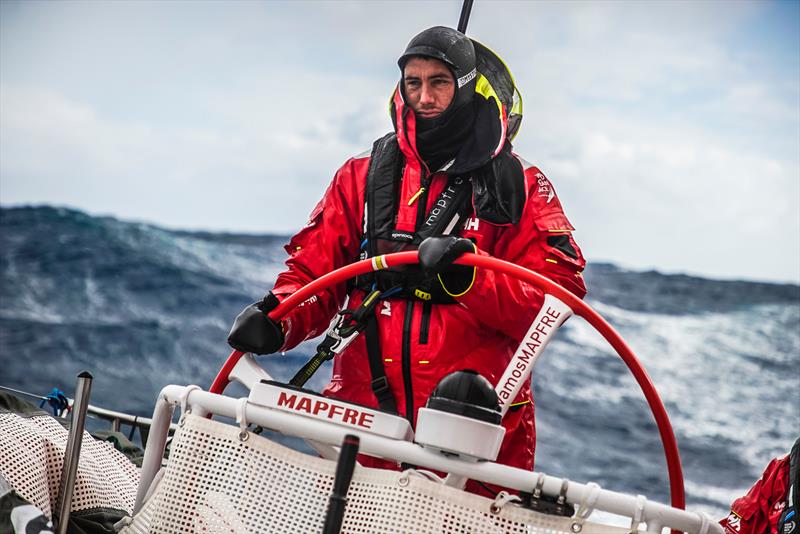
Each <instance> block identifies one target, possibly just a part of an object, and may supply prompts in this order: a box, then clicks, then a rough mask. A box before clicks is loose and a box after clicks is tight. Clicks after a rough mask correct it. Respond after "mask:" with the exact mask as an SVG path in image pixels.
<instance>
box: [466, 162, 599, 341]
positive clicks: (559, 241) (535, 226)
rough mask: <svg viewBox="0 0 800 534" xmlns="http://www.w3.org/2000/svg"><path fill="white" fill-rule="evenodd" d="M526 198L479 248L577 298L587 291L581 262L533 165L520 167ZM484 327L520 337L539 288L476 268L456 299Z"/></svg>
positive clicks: (533, 309) (548, 187)
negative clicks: (487, 246) (489, 245)
mask: <svg viewBox="0 0 800 534" xmlns="http://www.w3.org/2000/svg"><path fill="white" fill-rule="evenodd" d="M525 181H526V186H527V193H528V199H527V201H526V204H525V209H524V210H523V213H522V217H521V219H520V221H519V223H517V224H515V225H513V226H509V227H506V228H504V229H503V231H502V232H500V233H499V237H498V238H497V240H496V241H495V243H494V247H493V250H487V251H481V250H479V251H478V252H479V253H480V254H487V255H488V254H490V255H492V256H494V257H496V258H500V259H503V260H506V261H510V262H512V263H516V264H517V265H520V266H522V267H527V268H528V269H530V270H532V271H535V272H537V273H539V274H542V275H544V276H546V277H548V278H550V279H551V280H553V281H554V282H556V283H558V284H560V285H561V286H562V287H564V288H565V289H567V290H569V291H571V292H572V293H574V294H575V295H576V296H578V297H579V298H583V297H584V296H585V295H586V285H585V284H584V281H583V277H582V275H581V272H582V271H583V268H584V267H585V266H586V261H585V260H584V258H583V254H582V253H581V250H580V248H579V247H578V245H577V243H575V240H574V239H573V237H572V231H573V230H574V228H573V226H572V225H571V224H570V222H569V221H568V220H567V217H566V216H565V215H564V211H563V209H562V207H561V202H560V201H559V200H558V197H557V196H556V194H555V190H554V189H553V186H552V184H550V182H549V181H548V180H547V178H546V177H545V176H544V175H543V174H542V173H541V171H539V169H537V168H536V167H529V168H528V169H526V170H525ZM458 300H459V302H461V303H462V304H463V305H464V306H466V307H467V308H468V309H469V310H470V311H471V312H472V313H474V314H475V316H476V317H477V318H478V319H479V320H480V321H481V322H482V323H484V324H486V325H487V326H489V327H491V328H494V329H495V330H499V331H501V332H503V333H504V334H506V335H507V336H509V337H511V338H512V339H515V340H522V338H523V337H524V336H525V333H526V332H527V331H528V328H529V327H530V325H531V323H532V322H533V319H534V318H535V317H536V314H537V313H538V312H539V309H540V308H541V306H542V303H543V300H544V293H543V292H542V290H540V289H538V288H536V287H533V286H531V285H530V284H528V283H525V282H520V281H518V280H516V279H513V278H511V277H509V276H507V275H504V274H498V273H495V272H493V271H489V270H486V269H478V272H477V273H476V277H475V283H474V284H473V286H472V288H471V289H470V290H469V291H468V292H467V293H466V294H464V296H462V297H459V299H458Z"/></svg>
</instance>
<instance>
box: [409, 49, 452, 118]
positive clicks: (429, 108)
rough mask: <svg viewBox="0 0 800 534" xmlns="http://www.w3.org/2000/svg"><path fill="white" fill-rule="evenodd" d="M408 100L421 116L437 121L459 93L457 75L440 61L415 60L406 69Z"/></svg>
mask: <svg viewBox="0 0 800 534" xmlns="http://www.w3.org/2000/svg"><path fill="white" fill-rule="evenodd" d="M403 89H404V91H405V94H406V100H407V102H408V104H409V105H410V106H411V109H413V110H414V113H416V114H417V116H418V117H422V118H424V119H433V118H435V117H438V116H439V115H441V113H442V112H443V111H444V110H446V109H447V108H448V106H450V102H452V101H453V96H455V94H456V85H455V80H454V79H453V73H452V72H450V69H448V68H447V65H445V64H444V63H443V62H441V61H439V60H438V59H432V58H421V57H413V58H411V59H409V60H408V62H407V63H406V65H405V68H404V69H403Z"/></svg>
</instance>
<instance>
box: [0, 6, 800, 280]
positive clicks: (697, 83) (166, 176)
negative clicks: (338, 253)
mask: <svg viewBox="0 0 800 534" xmlns="http://www.w3.org/2000/svg"><path fill="white" fill-rule="evenodd" d="M721 6H723V4H720V3H718V2H691V3H688V2H686V3H679V4H675V3H674V2H647V3H632V2H602V3H589V2H578V3H567V4H564V3H556V2H535V3H520V2H492V3H477V4H476V5H475V6H474V8H473V17H472V20H471V22H470V33H471V34H472V35H474V36H476V37H477V38H479V39H480V40H482V41H483V42H485V43H487V44H488V45H490V46H491V47H492V48H493V49H496V50H498V52H500V53H501V55H502V56H503V57H504V59H505V60H506V61H507V62H508V64H509V65H510V66H511V68H512V70H513V72H514V73H515V76H516V77H517V81H518V84H519V86H520V88H521V91H522V93H523V96H524V99H525V121H524V122H525V124H524V125H523V127H522V131H521V133H520V135H519V137H518V139H517V142H516V144H515V145H516V149H517V150H518V151H519V152H520V153H521V154H522V155H523V156H525V157H526V159H528V160H530V161H533V162H535V163H537V164H538V165H539V166H540V167H541V168H542V170H543V171H544V172H545V173H546V174H547V175H548V176H549V177H550V178H551V179H552V180H553V181H554V183H555V185H556V188H557V190H558V191H559V195H560V197H561V198H562V201H563V202H564V204H565V205H566V207H567V211H568V215H569V217H570V218H571V219H572V220H573V222H574V223H575V224H576V226H578V230H579V232H578V234H577V238H578V240H579V242H580V243H581V245H582V246H583V247H584V249H585V251H586V252H587V254H588V255H589V256H590V259H610V260H614V261H618V262H621V263H624V264H627V265H632V266H639V267H651V266H656V267H659V268H661V269H665V270H687V271H692V272H700V273H707V274H711V275H720V276H746V277H751V278H773V279H783V280H786V279H791V280H800V248H799V247H800V244H798V243H800V206H798V203H800V191H798V183H800V153H798V150H800V149H798V146H800V105H798V101H800V88H798V83H797V76H798V73H797V72H796V70H797V64H798V58H797V56H798V55H800V54H798V52H797V48H798V43H796V42H794V43H793V42H791V39H793V38H795V37H792V36H796V33H797V32H796V31H794V33H791V32H790V34H789V35H790V41H789V42H790V44H794V50H789V49H788V48H787V47H786V45H785V44H781V43H783V41H781V42H778V43H777V44H775V43H773V45H770V46H773V48H771V49H769V50H767V48H765V46H766V45H765V44H764V43H761V42H760V41H759V40H758V39H768V38H769V31H768V30H770V28H771V26H770V24H784V23H783V22H782V21H781V20H780V18H779V16H780V15H781V13H780V10H779V12H777V14H776V13H773V11H774V9H773V8H772V7H770V6H772V4H764V3H761V2H754V3H749V2H737V3H735V4H725V5H724V7H721ZM778 7H780V6H778ZM2 9H3V14H4V16H3V17H0V19H2V20H0V24H2V30H3V31H2V32H0V40H1V42H0V45H2V46H0V75H1V76H0V78H1V81H2V86H0V178H1V179H0V200H2V202H3V203H19V202H50V203H56V204H69V205H73V206H76V207H80V208H83V209H86V210H88V211H90V212H94V213H97V212H101V213H113V214H116V215H119V216H122V217H127V218H134V219H146V220H150V221H154V222H157V223H160V224H166V225H168V226H173V227H189V228H209V229H214V228H217V229H225V230H245V231H274V232H289V231H292V230H294V229H296V228H298V227H300V226H301V225H302V224H303V222H304V221H305V217H306V216H307V213H308V211H309V210H310V209H311V207H312V206H313V205H314V204H315V203H316V201H317V199H318V198H319V196H320V195H321V193H322V191H323V190H324V188H325V186H326V184H327V182H328V180H329V179H330V177H331V176H332V174H333V172H334V170H335V169H336V168H337V167H338V166H339V165H340V164H341V163H342V162H343V161H344V160H345V159H346V158H347V157H349V156H350V155H353V154H356V153H359V152H361V151H363V150H364V149H366V148H368V147H369V146H370V145H371V143H372V141H373V140H374V139H375V138H377V137H379V136H380V135H382V134H383V133H384V132H386V131H388V129H389V128H390V123H389V120H388V116H387V100H388V97H389V93H390V92H391V89H392V87H393V85H394V84H395V83H396V81H397V75H398V71H397V67H396V65H395V58H396V57H397V56H398V55H399V53H400V52H401V51H402V49H403V48H404V46H405V44H406V42H407V41H408V40H409V39H410V37H411V36H412V35H414V33H416V32H417V31H419V30H421V29H422V28H424V27H426V26H429V25H433V24H453V23H454V22H455V20H457V17H458V12H459V9H460V2H457V1H453V2H441V3H429V2H419V3H415V2H403V3H392V2H380V3H366V4H364V3H360V2H338V3H336V4H331V3H328V2H304V3H277V2H266V3H255V2H231V3H225V4H216V3H202V4H193V5H192V8H191V9H188V8H186V7H185V6H184V5H182V4H141V3H137V2H115V3H113V4H98V3H96V2H87V3H78V2H70V3H60V2H56V3H46V4H44V3H36V4H9V3H3V4H2ZM387 21H391V23H387ZM342 28H344V29H345V30H342ZM775 33H779V32H775ZM775 46H778V48H777V50H778V51H779V52H780V53H777V54H776V53H774V52H775V50H774V48H775ZM780 46H783V48H780ZM97 65H100V66H102V69H98V68H97Z"/></svg>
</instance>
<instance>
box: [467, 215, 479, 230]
mask: <svg viewBox="0 0 800 534" xmlns="http://www.w3.org/2000/svg"><path fill="white" fill-rule="evenodd" d="M478 220H479V219H478V218H477V217H470V218H469V219H467V222H466V223H464V230H472V231H474V232H477V231H478Z"/></svg>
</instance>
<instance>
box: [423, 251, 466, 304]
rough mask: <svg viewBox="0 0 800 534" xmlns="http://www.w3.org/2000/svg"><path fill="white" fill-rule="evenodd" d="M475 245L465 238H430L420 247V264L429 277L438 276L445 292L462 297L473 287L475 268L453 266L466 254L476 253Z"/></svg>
mask: <svg viewBox="0 0 800 534" xmlns="http://www.w3.org/2000/svg"><path fill="white" fill-rule="evenodd" d="M476 251H477V247H475V243H473V242H472V241H470V240H469V239H466V238H464V237H455V236H440V237H429V238H427V239H425V240H423V241H422V243H420V245H419V264H420V265H421V266H422V270H423V271H424V272H425V274H426V275H427V276H434V275H437V277H438V279H439V282H440V283H441V284H442V288H444V290H445V292H446V293H447V294H448V295H450V296H452V297H460V296H461V295H463V294H464V293H466V292H467V291H469V289H470V288H471V287H472V283H473V282H474V281H475V268H474V267H470V266H468V265H452V263H453V261H455V260H456V259H458V258H459V257H460V256H461V255H462V254H464V253H466V252H476Z"/></svg>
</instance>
